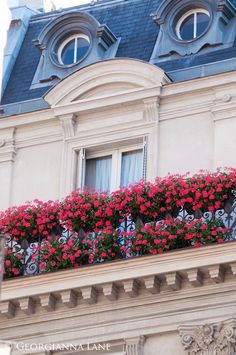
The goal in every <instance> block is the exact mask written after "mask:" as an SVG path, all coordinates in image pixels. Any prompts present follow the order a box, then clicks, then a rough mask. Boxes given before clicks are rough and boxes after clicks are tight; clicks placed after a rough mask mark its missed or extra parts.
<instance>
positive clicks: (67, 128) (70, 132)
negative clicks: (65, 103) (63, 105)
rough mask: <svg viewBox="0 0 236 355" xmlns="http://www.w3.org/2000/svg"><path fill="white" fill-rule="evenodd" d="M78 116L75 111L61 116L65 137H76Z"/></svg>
mask: <svg viewBox="0 0 236 355" xmlns="http://www.w3.org/2000/svg"><path fill="white" fill-rule="evenodd" d="M76 117H77V116H76V115H75V114H74V113H73V114H67V115H62V116H59V119H60V121H61V125H62V129H63V136H64V139H67V138H72V137H74V135H75V122H76Z"/></svg>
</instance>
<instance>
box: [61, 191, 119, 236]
mask: <svg viewBox="0 0 236 355" xmlns="http://www.w3.org/2000/svg"><path fill="white" fill-rule="evenodd" d="M59 218H60V220H61V222H62V224H64V225H65V226H66V228H68V229H70V230H74V231H77V232H79V230H80V229H81V228H83V229H84V230H85V231H86V232H89V231H90V232H92V231H95V232H98V231H99V230H101V229H102V228H103V227H105V226H107V225H112V224H113V225H116V224H117V223H118V221H119V213H118V211H116V210H115V209H112V208H110V200H109V196H108V195H107V194H106V193H101V194H99V193H92V194H90V193H88V192H87V191H84V192H83V193H82V192H80V191H74V192H72V193H71V195H69V196H67V197H66V198H65V200H64V201H62V204H61V208H60V212H59Z"/></svg>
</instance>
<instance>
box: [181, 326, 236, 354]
mask: <svg viewBox="0 0 236 355" xmlns="http://www.w3.org/2000/svg"><path fill="white" fill-rule="evenodd" d="M179 331H180V337H181V342H182V344H183V347H184V349H185V351H186V353H187V354H188V355H233V354H236V320H235V319H229V320H226V321H224V322H218V323H214V324H205V325H201V326H197V327H196V326H186V327H185V326H182V327H179Z"/></svg>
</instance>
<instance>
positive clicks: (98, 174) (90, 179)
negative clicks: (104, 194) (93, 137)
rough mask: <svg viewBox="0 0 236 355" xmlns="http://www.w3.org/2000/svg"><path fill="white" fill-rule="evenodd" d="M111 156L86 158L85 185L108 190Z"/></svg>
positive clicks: (99, 189)
mask: <svg viewBox="0 0 236 355" xmlns="http://www.w3.org/2000/svg"><path fill="white" fill-rule="evenodd" d="M111 163H112V157H111V156H106V157H101V158H95V159H87V160H86V172H85V186H87V188H88V189H91V190H96V191H109V190H110V186H111Z"/></svg>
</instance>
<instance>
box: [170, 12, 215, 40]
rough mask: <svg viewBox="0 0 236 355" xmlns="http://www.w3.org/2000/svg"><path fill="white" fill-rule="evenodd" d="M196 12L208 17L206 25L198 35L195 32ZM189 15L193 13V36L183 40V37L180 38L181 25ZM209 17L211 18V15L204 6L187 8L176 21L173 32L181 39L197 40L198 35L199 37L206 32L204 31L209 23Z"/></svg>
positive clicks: (196, 26)
mask: <svg viewBox="0 0 236 355" xmlns="http://www.w3.org/2000/svg"><path fill="white" fill-rule="evenodd" d="M198 14H205V15H207V16H208V17H209V22H208V25H207V27H206V29H204V31H203V32H202V33H201V34H200V35H198V34H197V29H198ZM191 15H193V38H192V39H189V40H185V39H184V38H182V36H181V26H182V25H183V23H184V21H185V20H186V19H187V18H188V17H190V16H191ZM210 19H211V15H210V12H209V11H208V10H206V9H204V8H193V9H190V10H188V11H187V12H185V13H184V14H183V15H182V16H181V17H180V18H179V19H178V21H177V24H176V26H175V32H176V35H177V37H178V39H180V40H181V41H194V40H197V39H198V38H199V37H201V36H202V35H204V34H205V33H206V31H207V30H208V28H209V25H210Z"/></svg>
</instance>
